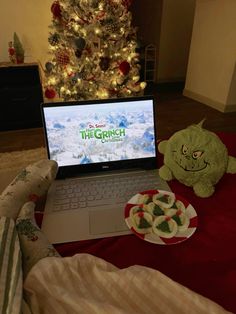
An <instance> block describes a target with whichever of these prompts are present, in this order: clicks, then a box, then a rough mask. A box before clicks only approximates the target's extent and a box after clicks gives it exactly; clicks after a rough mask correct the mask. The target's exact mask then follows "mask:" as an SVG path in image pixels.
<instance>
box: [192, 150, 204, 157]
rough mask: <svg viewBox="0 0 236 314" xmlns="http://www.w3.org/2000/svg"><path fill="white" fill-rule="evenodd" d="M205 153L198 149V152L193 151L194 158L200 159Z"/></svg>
mask: <svg viewBox="0 0 236 314" xmlns="http://www.w3.org/2000/svg"><path fill="white" fill-rule="evenodd" d="M202 154H203V152H201V151H200V150H199V151H196V152H193V155H192V156H193V159H198V158H199V157H201V156H202Z"/></svg>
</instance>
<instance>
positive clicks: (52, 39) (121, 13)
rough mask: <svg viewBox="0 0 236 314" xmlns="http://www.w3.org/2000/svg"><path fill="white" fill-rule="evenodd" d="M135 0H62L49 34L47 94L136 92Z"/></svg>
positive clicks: (139, 85)
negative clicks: (49, 57)
mask: <svg viewBox="0 0 236 314" xmlns="http://www.w3.org/2000/svg"><path fill="white" fill-rule="evenodd" d="M131 2H132V1H131V0H56V1H54V2H53V3H52V5H51V13H52V24H51V25H50V33H49V37H48V43H49V50H50V55H51V59H50V60H48V61H47V62H46V64H45V86H44V87H45V89H44V90H45V97H46V98H49V99H50V100H51V99H53V98H55V97H59V99H61V100H83V99H96V98H112V97H126V96H135V95H140V94H142V93H143V90H144V89H145V87H146V83H145V82H140V81H139V78H140V76H139V71H140V65H139V55H138V53H137V52H136V48H137V44H136V41H137V39H136V29H135V28H134V27H133V26H132V25H131V21H132V15H131V12H130V11H129V6H130V5H131Z"/></svg>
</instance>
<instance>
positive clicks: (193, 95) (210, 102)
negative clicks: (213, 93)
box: [183, 88, 236, 112]
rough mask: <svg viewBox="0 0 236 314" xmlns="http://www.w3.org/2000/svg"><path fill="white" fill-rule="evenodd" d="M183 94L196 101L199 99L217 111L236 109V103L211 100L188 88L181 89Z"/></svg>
mask: <svg viewBox="0 0 236 314" xmlns="http://www.w3.org/2000/svg"><path fill="white" fill-rule="evenodd" d="M183 95H184V96H186V97H189V98H192V99H194V100H196V101H199V102H201V103H203V104H205V105H207V106H209V107H212V108H214V109H216V110H218V111H221V112H235V111H236V104H235V105H234V104H233V105H226V104H224V103H221V102H219V101H216V100H213V99H211V98H208V97H206V96H203V95H200V94H198V93H195V92H192V91H190V90H188V89H186V88H185V89H184V90H183Z"/></svg>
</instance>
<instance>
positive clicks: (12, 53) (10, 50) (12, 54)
mask: <svg viewBox="0 0 236 314" xmlns="http://www.w3.org/2000/svg"><path fill="white" fill-rule="evenodd" d="M8 54H9V59H10V61H11V62H12V63H16V52H15V48H14V47H13V42H12V41H9V43H8Z"/></svg>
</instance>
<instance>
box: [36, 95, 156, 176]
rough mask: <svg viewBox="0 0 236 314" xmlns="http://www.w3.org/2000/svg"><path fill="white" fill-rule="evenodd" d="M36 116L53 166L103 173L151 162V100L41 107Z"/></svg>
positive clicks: (153, 146) (153, 145) (153, 143)
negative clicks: (53, 163)
mask: <svg viewBox="0 0 236 314" xmlns="http://www.w3.org/2000/svg"><path fill="white" fill-rule="evenodd" d="M42 113H43V120H44V128H45V136H46V142H47V148H48V157H49V159H53V160H56V161H57V163H58V165H59V167H72V166H81V167H80V168H87V169H89V168H92V169H93V170H95V169H96V166H98V165H99V166H102V167H100V168H101V169H103V170H105V169H110V165H114V164H115V163H118V164H119V163H120V164H122V166H123V165H124V164H127V165H129V166H130V165H132V161H137V160H139V161H141V160H144V161H147V160H149V161H150V160H152V159H153V158H154V159H156V138H155V124H154V120H155V119H154V116H155V115H154V101H153V97H151V96H146V97H136V98H125V99H120V98H118V99H117V98H116V99H110V100H107V99H106V100H94V101H82V102H78V101H77V102H67V103H65V102H63V103H61V102H60V103H51V104H43V105H42ZM86 165H87V167H86ZM89 165H90V166H89ZM92 165H94V166H92ZM112 168H114V167H111V169H112Z"/></svg>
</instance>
